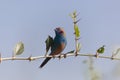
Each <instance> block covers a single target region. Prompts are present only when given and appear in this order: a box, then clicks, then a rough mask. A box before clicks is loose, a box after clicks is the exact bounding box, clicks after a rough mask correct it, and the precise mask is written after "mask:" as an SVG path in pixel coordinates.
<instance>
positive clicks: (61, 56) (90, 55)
mask: <svg viewBox="0 0 120 80" xmlns="http://www.w3.org/2000/svg"><path fill="white" fill-rule="evenodd" d="M64 56H65V57H64ZM70 56H76V54H74V53H66V55H65V54H62V55H55V56H54V58H59V57H60V58H67V57H70ZM77 56H88V57H96V55H95V54H85V53H78V55H77ZM47 57H52V58H53V56H49V55H47V56H35V57H32V56H30V57H14V59H13V57H6V58H2V57H1V61H8V60H28V61H34V60H38V59H42V58H47ZM99 58H104V59H111V60H120V58H115V57H114V58H113V57H111V56H99Z"/></svg>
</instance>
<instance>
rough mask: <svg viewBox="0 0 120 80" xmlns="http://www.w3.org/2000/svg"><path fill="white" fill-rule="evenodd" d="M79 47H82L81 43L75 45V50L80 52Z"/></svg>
mask: <svg viewBox="0 0 120 80" xmlns="http://www.w3.org/2000/svg"><path fill="white" fill-rule="evenodd" d="M81 47H82V45H81V43H78V44H77V50H78V51H80V49H81Z"/></svg>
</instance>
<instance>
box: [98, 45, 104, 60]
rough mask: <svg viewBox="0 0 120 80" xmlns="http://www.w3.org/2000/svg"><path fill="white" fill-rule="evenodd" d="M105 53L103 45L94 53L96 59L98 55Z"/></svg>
mask: <svg viewBox="0 0 120 80" xmlns="http://www.w3.org/2000/svg"><path fill="white" fill-rule="evenodd" d="M104 51H105V45H103V46H102V47H100V48H99V49H98V50H97V52H96V57H97V58H98V55H99V54H103V53H104Z"/></svg>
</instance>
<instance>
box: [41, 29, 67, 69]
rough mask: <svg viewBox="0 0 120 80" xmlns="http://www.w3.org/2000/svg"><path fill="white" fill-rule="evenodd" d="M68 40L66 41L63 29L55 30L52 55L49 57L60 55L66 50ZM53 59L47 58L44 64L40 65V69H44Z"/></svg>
mask: <svg viewBox="0 0 120 80" xmlns="http://www.w3.org/2000/svg"><path fill="white" fill-rule="evenodd" d="M66 44H67V40H66V34H65V31H64V30H63V28H61V27H58V28H56V29H55V38H54V40H53V44H52V46H51V53H50V54H49V55H51V56H54V55H58V54H60V53H61V52H62V51H63V50H64V48H65V47H66ZM50 59H51V57H48V58H46V59H45V60H44V61H43V63H42V64H41V65H40V68H42V67H43V66H44V65H45V64H46V63H47V62H48V61H49V60H50Z"/></svg>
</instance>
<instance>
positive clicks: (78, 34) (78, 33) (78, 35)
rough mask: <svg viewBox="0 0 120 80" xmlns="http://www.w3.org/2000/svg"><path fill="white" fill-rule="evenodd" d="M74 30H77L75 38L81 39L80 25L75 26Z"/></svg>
mask: <svg viewBox="0 0 120 80" xmlns="http://www.w3.org/2000/svg"><path fill="white" fill-rule="evenodd" d="M74 30H75V36H76V37H80V31H79V28H78V25H76V24H75V25H74Z"/></svg>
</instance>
